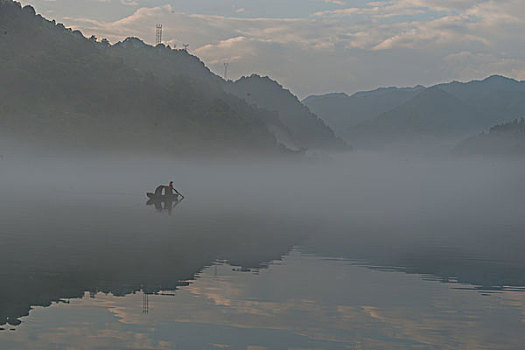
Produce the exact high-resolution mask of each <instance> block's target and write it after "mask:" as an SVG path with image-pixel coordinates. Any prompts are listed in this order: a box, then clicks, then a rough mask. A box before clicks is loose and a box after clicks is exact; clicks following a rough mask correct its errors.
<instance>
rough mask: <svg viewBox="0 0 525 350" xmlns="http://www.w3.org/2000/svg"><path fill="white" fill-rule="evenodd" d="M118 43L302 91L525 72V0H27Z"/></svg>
mask: <svg viewBox="0 0 525 350" xmlns="http://www.w3.org/2000/svg"><path fill="white" fill-rule="evenodd" d="M21 2H22V4H24V5H26V4H30V5H32V6H33V7H35V9H36V11H37V12H38V13H40V14H42V15H43V16H44V17H46V18H48V19H56V20H57V21H58V22H62V23H64V24H65V25H66V26H67V27H71V28H74V29H79V30H81V31H82V32H83V33H84V35H85V36H87V37H89V36H91V35H95V36H96V37H97V38H99V39H102V38H107V39H108V40H110V42H112V43H116V42H118V41H120V40H123V39H125V38H126V37H129V36H135V37H139V38H141V39H143V40H144V41H145V42H147V43H150V44H153V43H154V41H155V25H156V24H157V23H159V24H162V25H163V42H164V43H165V44H169V45H170V46H171V47H174V46H176V47H177V48H179V47H182V45H183V44H189V51H190V52H191V53H192V54H194V55H196V56H198V57H199V58H200V59H202V60H203V61H204V62H205V63H206V65H207V66H208V67H209V68H210V69H211V70H212V71H214V72H215V73H217V74H219V75H221V76H222V75H223V72H224V62H228V63H229V66H228V78H230V79H237V78H239V77H241V76H245V75H251V74H253V73H256V74H260V75H263V76H269V77H271V78H272V79H275V80H277V81H279V82H280V83H281V84H282V85H283V86H285V87H286V88H288V89H290V90H291V91H292V92H293V93H295V94H296V95H298V96H299V97H300V98H304V97H306V96H308V95H311V94H323V93H328V92H346V93H348V94H350V93H353V92H356V91H360V90H369V89H373V88H377V87H385V86H414V85H417V84H423V85H427V86H428V85H432V84H435V83H441V82H446V81H451V80H459V81H468V80H472V79H482V78H484V77H487V76H489V75H492V74H502V75H505V76H508V77H511V78H515V79H518V80H523V79H525V36H524V35H523V34H522V33H524V32H525V20H524V19H523V16H522V15H523V14H524V13H525V1H523V0H497V1H494V0H375V1H369V0H222V1H219V0H27V1H21Z"/></svg>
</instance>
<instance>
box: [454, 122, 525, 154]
mask: <svg viewBox="0 0 525 350" xmlns="http://www.w3.org/2000/svg"><path fill="white" fill-rule="evenodd" d="M455 151H456V152H457V153H459V154H473V155H506V156H516V155H520V156H525V119H523V118H520V119H515V120H513V121H512V122H508V123H503V124H499V125H496V126H493V127H492V128H490V130H489V132H488V133H485V132H484V133H482V134H480V135H478V136H474V137H471V138H468V139H466V140H465V141H463V142H461V143H460V144H459V145H458V146H457V147H456V149H455Z"/></svg>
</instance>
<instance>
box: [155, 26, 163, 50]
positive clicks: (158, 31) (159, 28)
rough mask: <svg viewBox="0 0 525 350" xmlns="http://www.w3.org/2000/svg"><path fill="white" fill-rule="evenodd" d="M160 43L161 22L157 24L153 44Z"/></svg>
mask: <svg viewBox="0 0 525 350" xmlns="http://www.w3.org/2000/svg"><path fill="white" fill-rule="evenodd" d="M158 44H162V24H157V33H156V35H155V46H157V45H158Z"/></svg>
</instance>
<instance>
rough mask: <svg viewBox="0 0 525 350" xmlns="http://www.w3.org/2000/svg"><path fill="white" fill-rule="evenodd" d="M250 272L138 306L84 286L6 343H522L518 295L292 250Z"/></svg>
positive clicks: (138, 301)
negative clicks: (76, 296) (82, 291)
mask: <svg viewBox="0 0 525 350" xmlns="http://www.w3.org/2000/svg"><path fill="white" fill-rule="evenodd" d="M258 272H259V273H258V274H254V273H251V272H241V271H239V269H238V268H236V267H235V266H232V265H229V264H224V263H222V264H218V265H214V266H211V267H208V268H205V269H204V270H202V271H201V272H200V273H199V278H198V279H196V280H191V281H189V283H188V285H187V286H186V287H184V288H181V289H179V290H177V291H176V292H174V293H173V292H171V291H160V292H159V293H157V294H150V295H149V296H148V300H147V303H148V305H147V308H148V312H147V313H144V312H143V310H144V294H143V293H142V292H138V293H134V294H131V295H127V296H125V297H114V296H113V295H111V294H103V293H97V294H96V295H94V296H90V295H89V293H88V294H85V295H84V296H83V297H82V298H81V299H75V300H71V301H70V304H68V305H62V304H54V305H53V307H51V308H47V309H37V310H35V311H34V312H33V313H32V314H31V317H30V318H29V319H30V322H31V324H28V325H27V327H26V326H25V322H24V323H23V324H22V326H20V329H19V330H18V331H17V334H16V336H15V337H11V338H9V339H8V342H7V343H6V344H8V345H10V344H18V345H24V347H29V348H31V347H32V346H33V345H36V344H40V345H41V344H46V343H48V342H49V340H50V339H53V346H55V347H56V346H59V347H60V346H62V345H67V344H70V343H71V342H72V343H76V344H78V343H80V342H81V338H82V339H85V340H84V341H87V343H83V344H84V345H85V346H86V347H87V348H94V347H111V348H166V349H168V348H197V349H204V348H228V349H287V348H305V349H314V348H315V349H317V348H321V349H348V348H363V349H370V348H378V349H393V348H400V349H411V348H414V349H419V348H444V347H445V348H466V347H472V348H476V349H483V348H487V349H488V348H519V346H520V345H521V344H522V342H523V340H525V336H524V334H523V332H522V330H523V328H522V325H523V322H524V321H525V294H523V293H513V292H506V293H498V294H495V295H492V296H490V297H485V296H483V295H481V294H479V293H475V292H474V293H473V292H472V291H470V290H462V289H457V288H454V286H457V285H449V284H443V283H436V282H434V281H424V280H421V279H420V278H419V277H417V276H415V275H410V274H403V273H399V272H385V271H378V270H370V269H366V268H364V267H360V266H355V265H353V264H351V263H350V262H347V261H345V260H334V259H322V258H318V257H315V256H310V255H305V254H303V253H301V252H300V251H298V250H293V251H292V252H291V253H290V254H289V255H287V256H286V257H284V258H283V259H282V261H279V262H275V263H271V264H270V265H269V266H268V267H267V268H265V269H259V271H258ZM495 321H497V322H495ZM28 322H29V321H28ZM35 329H36V331H35ZM57 329H58V330H60V331H59V332H56V331H55V330H57ZM30 332H33V333H32V335H33V336H32V337H28V334H29V333H30ZM85 335H87V337H85Z"/></svg>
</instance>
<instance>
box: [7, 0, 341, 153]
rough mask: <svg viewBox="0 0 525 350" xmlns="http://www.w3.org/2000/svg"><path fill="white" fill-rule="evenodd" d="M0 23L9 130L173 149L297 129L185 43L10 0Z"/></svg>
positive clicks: (254, 143)
mask: <svg viewBox="0 0 525 350" xmlns="http://www.w3.org/2000/svg"><path fill="white" fill-rule="evenodd" d="M0 27H1V33H2V35H0V59H1V60H2V65H1V67H0V77H2V84H1V85H0V98H1V99H2V101H4V103H2V105H1V106H0V135H1V136H2V137H3V138H4V139H5V138H16V139H18V140H22V141H21V142H39V141H44V142H45V144H46V145H50V144H53V145H55V146H58V148H61V149H64V148H75V149H86V150H90V149H94V148H101V149H106V150H110V149H120V150H129V149H134V150H141V151H144V152H146V153H148V152H156V153H157V152H163V153H169V154H174V153H175V154H185V153H209V152H211V153H213V152H219V153H220V152H234V153H243V152H253V151H257V152H264V153H268V152H269V153H281V152H282V150H284V149H286V146H285V143H284V142H280V141H279V140H278V139H277V138H276V135H278V136H280V137H281V136H282V135H288V136H289V135H291V132H292V131H291V130H288V128H287V127H286V126H285V124H284V123H283V122H282V121H281V118H283V115H284V114H283V113H282V112H281V111H277V113H275V112H270V111H267V110H265V109H262V108H259V107H257V106H255V105H254V104H250V103H247V102H246V101H245V100H244V99H242V98H240V97H238V96H235V95H234V94H232V93H230V92H228V91H225V90H226V89H225V85H226V82H225V81H223V80H222V79H221V78H220V77H218V76H216V75H215V74H213V73H211V72H210V71H209V69H208V68H207V67H206V66H205V65H204V64H203V63H202V62H201V61H200V60H199V59H198V58H197V57H195V56H192V55H190V54H189V53H188V52H187V51H186V50H172V49H171V48H169V47H165V46H164V45H159V46H157V47H152V46H149V45H146V44H144V43H143V42H142V41H140V40H139V39H136V38H128V39H126V40H124V41H123V42H120V43H117V44H115V45H110V44H109V43H108V42H107V40H102V41H100V42H99V41H97V39H96V38H94V37H92V38H90V39H87V38H85V37H84V36H83V35H82V33H81V32H79V31H72V30H71V29H67V28H65V27H64V26H63V25H62V24H56V22H55V21H48V20H46V19H44V18H43V17H42V16H40V15H37V14H36V13H35V11H34V9H33V8H32V7H31V6H25V7H23V8H22V6H21V5H20V4H19V3H17V2H14V1H11V0H1V1H0ZM284 117H286V116H284ZM299 124H300V123H299ZM321 124H322V123H321ZM322 125H324V124H322ZM320 133H321V134H322V135H325V136H326V137H327V138H326V140H325V141H326V144H324V143H323V142H322V141H321V142H319V143H317V145H318V146H319V147H320V148H323V147H325V146H326V145H328V146H329V147H331V145H332V143H334V142H336V141H337V140H336V141H334V139H335V137H334V136H333V134H332V135H330V133H326V132H325V129H324V128H322V127H321V129H320ZM293 134H294V135H299V134H300V131H295V130H294V131H293ZM314 134H315V131H314ZM290 137H291V136H290ZM290 143H297V144H301V147H302V148H306V147H307V146H309V145H306V144H304V143H301V142H297V140H294V139H293V137H292V141H290Z"/></svg>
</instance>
